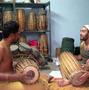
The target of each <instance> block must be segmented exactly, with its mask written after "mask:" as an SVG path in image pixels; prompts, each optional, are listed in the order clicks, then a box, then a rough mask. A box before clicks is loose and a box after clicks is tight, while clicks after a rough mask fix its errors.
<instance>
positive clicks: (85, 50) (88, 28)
mask: <svg viewBox="0 0 89 90" xmlns="http://www.w3.org/2000/svg"><path fill="white" fill-rule="evenodd" d="M80 39H81V40H83V41H82V42H81V44H80V51H81V52H80V55H78V56H74V57H75V58H76V59H77V60H82V63H83V64H86V61H87V60H88V59H89V25H84V26H83V27H82V29H81V32H80ZM60 71H61V74H62V76H63V80H58V81H57V84H58V86H66V85H69V84H70V82H69V80H68V79H67V78H66V76H65V74H64V72H63V70H62V68H60ZM81 72H83V73H84V74H83V75H82V76H81V77H79V78H78V80H79V81H83V80H85V79H86V78H88V77H89V72H88V71H81Z"/></svg>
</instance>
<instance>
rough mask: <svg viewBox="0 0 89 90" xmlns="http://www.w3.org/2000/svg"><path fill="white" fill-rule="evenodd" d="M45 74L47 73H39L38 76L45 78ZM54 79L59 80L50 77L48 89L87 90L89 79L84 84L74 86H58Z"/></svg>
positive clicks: (88, 89) (88, 88)
mask: <svg viewBox="0 0 89 90" xmlns="http://www.w3.org/2000/svg"><path fill="white" fill-rule="evenodd" d="M46 75H47V74H45V75H41V76H40V78H42V79H46V78H47V77H46ZM56 80H60V79H58V78H56V79H55V78H54V79H52V81H51V83H50V84H49V90H89V79H88V80H87V81H86V83H85V84H83V85H81V86H78V87H74V86H72V85H71V84H70V85H67V86H64V87H58V85H57V84H56Z"/></svg>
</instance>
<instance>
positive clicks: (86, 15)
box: [18, 0, 89, 56]
mask: <svg viewBox="0 0 89 90" xmlns="http://www.w3.org/2000/svg"><path fill="white" fill-rule="evenodd" d="M18 1H22V0H18ZM48 1H50V3H51V31H52V32H51V36H52V37H51V42H52V43H51V45H52V52H51V54H52V56H55V52H56V47H61V42H62V38H63V37H71V38H74V40H75V42H74V45H75V46H79V45H80V29H81V28H82V26H83V25H85V24H89V11H88V10H89V0H41V2H48Z"/></svg>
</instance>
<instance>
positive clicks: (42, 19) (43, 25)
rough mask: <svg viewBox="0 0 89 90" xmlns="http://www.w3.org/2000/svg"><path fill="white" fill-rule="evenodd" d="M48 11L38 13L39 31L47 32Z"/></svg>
mask: <svg viewBox="0 0 89 90" xmlns="http://www.w3.org/2000/svg"><path fill="white" fill-rule="evenodd" d="M46 13H47V11H46V10H39V11H38V22H37V26H38V30H39V31H42V30H45V31H46V30H47V27H48V22H47V17H46Z"/></svg>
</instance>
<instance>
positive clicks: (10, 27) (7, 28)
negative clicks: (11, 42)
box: [2, 21, 19, 38]
mask: <svg viewBox="0 0 89 90" xmlns="http://www.w3.org/2000/svg"><path fill="white" fill-rule="evenodd" d="M18 28H19V24H18V23H17V22H16V21H8V22H6V23H5V24H4V25H3V28H2V35H3V38H8V36H9V35H10V34H11V33H14V34H15V33H17V32H18Z"/></svg>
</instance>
